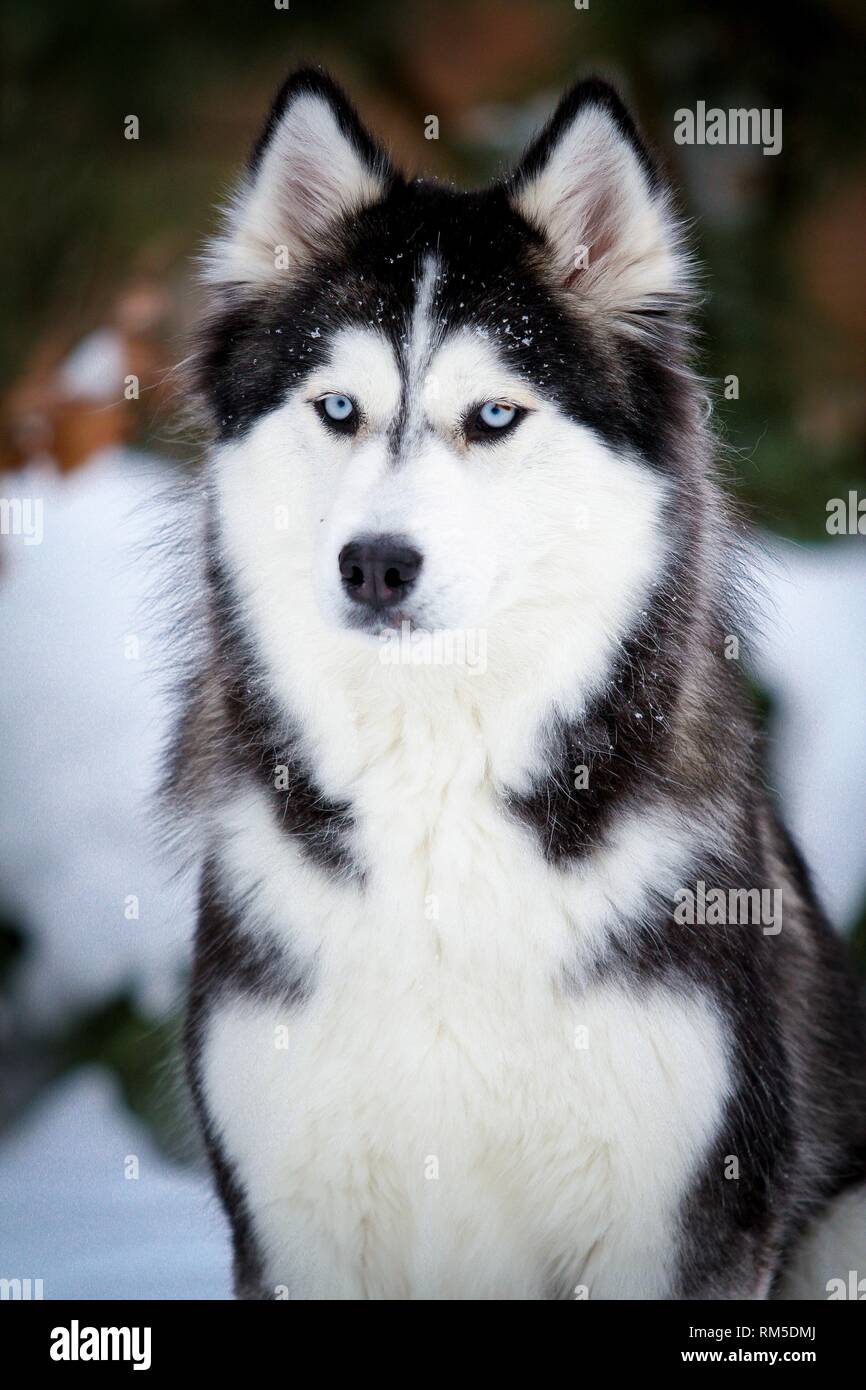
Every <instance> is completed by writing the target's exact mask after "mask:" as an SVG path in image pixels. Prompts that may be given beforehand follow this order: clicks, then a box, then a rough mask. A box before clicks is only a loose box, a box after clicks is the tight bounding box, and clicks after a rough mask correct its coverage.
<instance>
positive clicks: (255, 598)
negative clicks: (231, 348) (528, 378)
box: [215, 329, 665, 763]
mask: <svg viewBox="0 0 866 1390" xmlns="http://www.w3.org/2000/svg"><path fill="white" fill-rule="evenodd" d="M400 390H401V378H400V372H399V368H398V364H397V361H396V360H395V357H394V353H393V350H392V348H391V346H390V345H389V344H388V342H387V341H386V340H385V339H384V337H380V336H379V335H378V334H376V333H375V332H372V331H369V330H361V329H352V330H347V331H345V332H343V333H340V334H338V335H337V337H336V338H335V340H334V344H333V351H332V354H331V358H330V362H329V364H328V366H326V367H322V368H319V369H317V370H316V371H314V372H313V373H312V374H311V376H310V377H309V378H308V379H307V380H306V381H305V383H304V384H303V386H301V387H299V388H298V389H296V390H294V391H293V392H291V393H290V395H289V396H288V397H287V399H286V402H285V403H284V404H283V405H282V406H280V407H278V408H277V409H276V410H274V411H272V412H270V413H269V414H268V415H267V416H265V417H264V418H263V419H261V420H260V421H259V422H258V423H257V424H256V425H254V426H253V428H252V429H251V430H250V431H249V433H248V434H247V435H246V436H245V438H244V439H243V440H241V441H240V442H239V443H232V444H225V445H222V446H221V447H220V448H219V449H218V450H217V452H216V456H215V475H216V486H217V495H218V503H219V513H220V531H221V535H222V544H223V545H224V547H225V549H226V551H227V555H228V559H229V561H230V565H231V572H232V573H233V575H234V576H235V580H236V583H237V584H238V587H239V590H240V593H241V595H242V597H243V599H244V602H245V609H246V613H247V617H248V620H249V622H250V624H251V628H252V631H253V633H254V635H255V637H256V639H257V646H258V648H259V650H260V653H261V656H262V659H263V661H264V663H265V666H266V668H267V670H268V672H269V676H270V679H271V681H272V684H273V687H274V689H275V690H276V691H278V692H279V693H280V694H281V695H282V697H283V699H284V702H285V704H286V706H287V708H288V709H290V710H292V711H294V712H296V713H298V714H299V715H300V716H301V717H302V718H304V719H306V718H307V717H308V716H309V719H310V722H311V724H312V727H313V728H314V729H318V728H319V727H320V720H321V708H322V699H323V692H325V691H327V692H328V694H327V697H326V702H327V703H329V704H330V705H331V706H332V705H333V700H334V698H335V697H334V691H335V689H337V688H344V687H346V685H347V682H348V685H349V687H350V689H349V691H348V695H349V701H350V705H351V707H352V708H353V709H354V710H356V711H357V709H358V708H359V707H363V705H364V703H365V701H366V700H367V699H371V700H372V701H373V702H374V703H375V702H376V701H377V700H380V697H381V692H382V690H383V688H385V687H387V688H390V689H392V690H394V689H396V687H397V685H398V684H399V683H401V682H405V681H407V680H414V681H415V687H414V688H415V690H416V691H417V690H418V689H419V688H420V682H421V681H422V680H423V679H424V676H423V673H422V672H419V671H417V670H415V669H412V668H409V669H407V668H404V667H396V668H395V667H388V666H383V664H382V661H381V654H382V646H381V643H380V642H378V641H377V640H376V638H375V637H371V636H368V635H366V634H361V633H358V632H356V631H353V630H351V629H350V628H349V627H348V626H347V618H348V610H349V608H350V606H351V601H350V600H349V599H348V598H347V596H346V595H345V594H344V593H343V591H342V584H341V579H340V573H339V567H338V556H339V553H340V550H341V548H342V547H343V546H344V545H346V544H347V543H348V542H349V541H350V540H352V539H353V538H355V537H357V536H359V535H362V534H363V535H370V534H376V533H380V534H385V533H387V534H392V535H393V534H397V535H400V536H405V537H406V539H407V541H408V542H409V543H411V544H412V545H413V546H415V548H416V549H417V550H418V551H420V552H421V554H422V555H423V567H422V571H421V574H420V576H419V579H418V581H417V583H416V586H415V588H414V589H413V591H412V593H411V594H410V596H409V600H408V602H407V604H406V605H405V609H406V612H407V615H408V616H409V617H410V618H411V619H412V621H413V622H414V623H416V624H417V625H418V626H420V627H421V628H422V629H426V630H441V629H446V630H449V631H454V630H457V631H464V632H465V631H466V630H467V629H468V630H473V631H482V632H483V633H484V637H485V642H486V647H487V660H488V673H487V676H485V677H484V679H483V680H480V679H477V678H476V681H475V686H476V689H475V695H474V696H473V698H474V699H475V700H476V701H477V702H479V704H480V706H481V707H482V709H483V710H484V711H485V712H486V713H485V714H483V715H482V717H489V718H490V719H491V720H494V719H495V722H496V724H497V726H498V725H500V724H501V726H502V727H501V728H497V743H498V756H499V757H500V758H502V759H503V762H505V763H507V762H509V761H510V759H509V756H508V752H507V750H508V748H509V747H511V746H513V745H514V744H515V742H517V741H520V740H523V741H524V747H525V744H526V740H527V738H531V733H532V731H531V727H530V728H528V727H527V723H528V722H529V723H530V725H531V724H532V723H537V721H538V718H539V709H540V708H542V707H543V704H544V702H545V701H546V702H547V703H551V702H555V703H557V704H558V705H559V706H560V707H561V708H562V709H564V710H567V711H569V712H572V711H574V710H575V709H576V708H577V707H579V705H580V702H581V701H582V700H583V699H585V698H586V697H587V696H588V695H589V694H590V693H591V691H592V689H593V688H595V687H596V685H597V684H598V683H599V682H600V681H601V680H603V678H604V676H605V674H606V673H607V671H608V669H609V666H610V663H611V662H612V660H613V659H614V658H615V656H616V655H617V653H618V648H619V643H620V642H621V640H622V638H623V636H624V635H625V633H626V631H627V630H628V628H629V627H630V626H631V624H632V623H633V621H634V618H635V616H636V613H637V611H638V609H639V607H640V605H641V603H642V601H643V600H644V598H645V596H646V592H647V589H648V586H649V584H650V581H651V578H652V577H653V576H655V575H657V574H658V573H659V570H660V567H661V563H662V560H663V557H664V540H663V537H662V534H661V527H660V514H661V509H662V505H663V500H664V494H665V485H664V483H663V481H662V480H661V479H660V478H659V477H658V476H657V475H655V474H653V473H651V472H650V470H649V469H647V468H645V467H643V466H642V465H640V464H639V463H637V462H635V461H632V460H631V459H629V458H626V457H622V456H620V455H618V454H616V453H615V452H614V451H613V450H612V449H611V448H610V447H609V446H607V445H606V444H604V443H603V442H602V441H601V440H600V439H599V438H598V437H597V436H596V435H594V434H593V433H592V432H591V431H590V430H588V429H586V428H584V427H582V426H580V425H577V424H575V423H574V422H572V421H571V420H569V419H567V418H566V417H565V416H564V415H563V413H562V412H561V411H560V410H559V409H558V408H557V407H556V406H555V405H554V404H552V403H551V402H549V401H547V400H545V399H543V398H542V397H541V396H540V395H539V394H538V393H537V392H536V391H535V390H533V388H532V387H530V386H529V385H528V384H527V383H526V382H525V381H524V380H522V379H521V378H520V377H517V376H515V375H513V374H512V373H511V372H510V371H509V370H508V368H507V366H506V365H505V364H504V363H503V362H502V360H501V359H500V357H499V356H498V354H497V353H496V352H495V351H494V350H493V348H492V347H491V346H490V344H489V343H488V342H487V341H485V339H484V338H483V337H481V336H478V335H476V334H473V333H470V332H465V333H461V334H456V335H453V336H452V337H450V338H448V339H447V340H446V341H445V342H444V343H443V344H442V345H441V346H439V347H435V346H434V350H433V351H432V352H431V354H430V356H429V366H428V367H427V369H426V371H425V374H424V380H423V383H422V384H421V385H420V389H419V390H418V392H417V393H416V395H415V397H414V398H413V400H412V402H411V405H410V409H409V427H408V428H407V430H406V433H405V439H404V447H403V448H402V449H401V451H400V456H399V458H398V459H397V460H396V461H395V459H394V458H393V456H392V447H391V440H390V438H389V427H390V426H391V425H392V423H393V422H394V419H395V417H396V415H397V412H398V409H399V405H400ZM329 391H335V392H343V393H345V394H347V395H349V396H351V397H352V398H353V399H354V400H355V401H356V402H357V403H358V405H359V407H360V409H361V410H362V412H363V414H364V416H365V417H366V423H365V425H364V427H363V429H362V430H361V432H359V434H358V435H357V436H353V437H346V436H337V435H334V434H332V433H331V432H330V431H329V430H328V429H327V427H326V426H325V425H324V424H323V423H322V421H321V420H320V419H319V417H318V415H317V413H316V411H315V409H314V407H313V405H312V404H311V402H312V401H313V400H314V399H315V398H316V397H318V396H320V395H322V394H323V393H325V392H329ZM496 399H506V400H510V401H513V402H515V403H516V404H519V405H523V406H525V407H526V408H527V410H528V412H529V413H528V414H527V416H526V418H525V419H524V420H523V421H522V423H520V424H519V425H518V427H517V428H516V429H515V430H514V431H513V432H512V433H511V435H510V436H509V437H507V438H504V439H503V440H502V441H501V442H497V443H496V444H494V445H483V444H482V445H470V444H467V443H466V442H465V440H464V439H463V437H462V433H461V422H462V419H463V417H464V415H465V413H466V411H467V410H468V409H469V408H470V407H472V406H477V405H480V404H481V403H482V402H483V401H485V400H496ZM465 675H466V673H465V672H462V671H460V670H459V669H453V670H451V671H450V672H442V671H439V672H438V673H437V681H438V688H439V689H440V690H443V689H444V687H445V686H448V687H449V688H451V687H452V686H453V684H454V682H455V681H457V682H460V681H461V680H462V679H463V678H464V677H465ZM528 682H529V684H528ZM533 682H540V683H541V684H540V686H539V685H536V684H533ZM494 710H495V711H496V713H495V714H494ZM321 733H322V740H323V743H325V744H327V743H328V742H329V740H328V738H327V736H326V731H325V729H324V728H322V729H321ZM521 761H522V760H521Z"/></svg>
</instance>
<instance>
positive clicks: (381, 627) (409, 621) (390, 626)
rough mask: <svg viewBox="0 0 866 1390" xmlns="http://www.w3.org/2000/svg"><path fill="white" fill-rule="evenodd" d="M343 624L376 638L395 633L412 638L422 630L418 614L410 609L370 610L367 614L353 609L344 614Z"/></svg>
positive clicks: (354, 630)
mask: <svg viewBox="0 0 866 1390" xmlns="http://www.w3.org/2000/svg"><path fill="white" fill-rule="evenodd" d="M343 624H344V626H345V627H348V628H350V629H351V631H352V632H363V633H366V634H367V635H368V636H370V637H374V638H381V637H382V636H383V634H384V635H393V634H395V633H396V634H402V635H405V636H406V637H411V636H412V635H413V634H414V633H415V632H417V631H418V630H419V629H420V628H421V624H420V623H419V621H418V616H417V614H415V613H413V612H412V611H411V610H410V609H409V608H408V607H407V608H385V609H381V610H376V609H370V610H368V611H367V612H362V611H360V610H358V609H354V608H353V609H350V610H348V611H347V612H344V613H343Z"/></svg>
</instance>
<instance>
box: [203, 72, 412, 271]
mask: <svg viewBox="0 0 866 1390" xmlns="http://www.w3.org/2000/svg"><path fill="white" fill-rule="evenodd" d="M394 179H395V174H394V171H393V170H392V168H391V166H390V164H389V162H388V158H387V156H386V155H385V153H384V151H383V150H382V149H381V148H380V147H379V146H378V145H377V144H376V142H375V141H374V140H373V138H372V136H371V135H369V134H368V132H367V131H366V130H365V129H364V127H363V126H362V124H361V122H360V121H359V119H358V117H357V115H356V114H355V111H354V109H353V107H352V106H351V104H350V103H349V101H348V100H347V99H346V97H345V96H344V95H343V93H342V92H341V90H340V88H339V87H338V86H337V85H336V83H335V82H333V81H332V80H331V78H330V77H328V76H327V75H326V74H325V73H323V72H320V71H318V70H317V69H315V68H305V69H302V70H301V71H299V72H296V73H295V74H294V75H293V76H292V77H290V78H289V80H288V81H287V82H286V83H285V84H284V86H283V87H282V88H281V90H280V92H279V93H278V94H277V98H276V101H275V102H274V105H273V108H272V110H271V114H270V116H269V117H268V121H267V124H266V126H265V129H264V131H263V132H262V135H261V137H260V139H259V141H258V143H257V145H256V147H255V150H254V152H253V156H252V159H251V160H250V165H249V168H248V170H247V174H246V177H245V179H244V181H243V183H242V184H241V187H240V188H239V189H238V191H237V193H236V194H235V196H234V198H233V200H232V202H231V204H230V206H229V208H228V209H227V210H226V213H225V225H224V229H223V232H222V234H221V235H220V236H218V237H217V238H216V239H215V240H214V241H213V242H212V243H211V244H210V246H209V247H208V249H207V252H206V254H205V279H206V280H207V281H208V282H209V283H211V284H218V285H225V286H227V285H248V286H251V287H253V286H260V285H263V284H269V283H274V282H277V281H279V280H281V279H284V278H285V276H286V272H287V270H288V273H289V274H291V273H292V271H293V270H295V269H297V268H299V267H302V266H303V265H304V264H305V263H307V262H308V261H310V260H311V259H312V258H313V256H314V255H315V254H316V253H319V254H320V253H321V251H322V248H323V246H327V243H328V239H329V237H330V236H331V235H332V234H333V231H334V229H335V228H336V227H337V225H338V223H339V222H340V220H341V219H342V218H344V217H346V216H347V215H349V214H351V213H353V212H357V211H358V210H359V209H360V208H362V207H366V206H369V205H370V204H371V203H375V202H377V201H378V200H379V199H381V198H383V197H384V196H385V194H386V193H387V191H388V188H389V187H390V185H391V184H392V183H393V181H394Z"/></svg>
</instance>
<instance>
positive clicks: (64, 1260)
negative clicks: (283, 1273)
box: [0, 451, 866, 1298]
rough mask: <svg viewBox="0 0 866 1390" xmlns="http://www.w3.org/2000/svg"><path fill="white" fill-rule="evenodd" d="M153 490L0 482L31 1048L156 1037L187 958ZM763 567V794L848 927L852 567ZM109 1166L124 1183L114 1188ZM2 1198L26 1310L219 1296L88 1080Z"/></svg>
mask: <svg viewBox="0 0 866 1390" xmlns="http://www.w3.org/2000/svg"><path fill="white" fill-rule="evenodd" d="M167 476H168V470H167V467H166V465H164V464H160V463H159V462H158V461H156V460H153V459H144V458H141V457H135V456H132V455H130V454H128V453H126V452H123V451H118V452H111V453H104V454H102V455H100V456H97V457H95V458H94V459H93V460H92V461H91V463H90V464H89V465H87V466H86V467H84V468H82V469H80V470H78V471H77V472H76V473H74V474H72V475H70V476H69V477H67V478H59V477H58V476H57V475H56V474H54V473H51V472H49V471H44V472H42V471H39V470H34V471H32V472H31V473H30V474H28V475H16V476H15V477H13V478H9V479H0V496H6V497H21V496H31V497H40V498H42V499H43V505H44V539H43V540H42V543H41V544H39V545H26V544H25V543H24V539H23V537H21V536H12V537H4V544H3V547H2V553H0V558H2V562H3V565H2V569H0V634H2V645H3V651H4V656H5V661H4V666H5V671H4V679H3V681H2V682H0V724H2V727H3V728H4V739H3V741H2V745H0V816H2V820H3V823H4V827H5V831H4V836H3V837H2V839H0V885H2V892H3V895H4V898H5V904H6V906H7V907H11V908H12V909H13V911H16V910H17V912H18V913H19V914H20V916H21V920H22V921H23V922H24V924H25V925H26V927H27V928H28V931H29V933H30V935H31V937H32V939H33V941H34V949H33V951H32V952H31V956H30V959H29V960H28V961H27V962H26V963H25V966H24V968H23V973H22V978H21V981H20V986H21V989H20V998H19V1002H23V1006H24V1007H25V1008H26V1011H27V1015H28V1017H29V1018H30V1019H31V1020H32V1021H33V1023H34V1025H36V1026H40V1027H44V1028H46V1029H47V1030H53V1029H54V1028H56V1027H57V1026H58V1023H59V1022H60V1021H61V1020H62V1018H63V1017H64V1015H68V1014H69V1013H70V1012H71V1011H73V1010H75V1011H77V1010H79V1009H81V1008H82V1007H84V1006H86V1005H87V1006H92V1005H95V1004H98V1003H99V1002H100V1001H101V1000H104V999H105V998H106V996H107V995H109V994H110V993H111V992H113V991H115V990H116V989H118V988H119V987H122V986H123V985H124V984H127V983H132V984H133V985H134V986H135V988H136V990H137V992H138V996H139V1000H140V1002H141V1004H142V1006H143V1007H144V1008H145V1009H146V1010H149V1011H150V1012H151V1013H152V1014H153V1015H154V1016H158V1015H159V1014H160V1013H161V1012H162V1011H164V1010H165V1009H167V1008H168V1007H169V1006H170V1004H171V1002H172V1000H173V999H174V997H175V992H176V988H177V983H178V979H179V974H180V971H181V968H182V964H183V961H184V960H185V958H186V954H187V950H188V943H189V937H190V932H191V927H192V912H193V908H192V897H191V893H190V888H189V885H188V884H180V885H177V884H173V883H172V880H171V877H170V866H168V865H166V863H165V861H164V858H163V856H162V855H161V854H160V852H159V851H158V850H157V849H156V847H155V845H154V841H153V836H152V831H151V825H152V814H151V810H150V806H149V798H150V796H151V794H152V792H153V788H154V785H155V780H156V773H157V763H158V752H159V748H160V746H161V743H162V741H163V738H164V735H165V730H166V723H167V719H168V708H167V705H166V702H165V700H164V699H163V697H162V696H161V695H160V693H159V691H160V682H159V679H158V678H157V672H158V671H160V670H161V668H162V664H163V658H164V653H163V652H162V651H160V650H158V649H157V648H156V646H155V637H154V635H153V633H152V631H151V630H150V629H149V628H148V625H147V621H146V612H144V611H143V610H144V609H145V608H146V605H147V599H148V595H149V593H150V592H151V589H152V584H153V573H152V570H151V569H150V568H149V567H147V566H144V565H143V564H142V559H141V555H142V549H141V547H142V541H144V540H146V539H147V537H148V535H149V534H150V533H151V532H152V528H153V527H154V525H155V524H156V515H157V514H155V513H154V512H153V511H152V510H150V511H149V510H148V509H147V508H142V507H141V503H142V502H146V501H147V500H148V499H149V498H152V497H153V496H154V495H155V494H156V493H157V492H158V491H159V490H160V489H161V488H162V487H163V485H164V483H165V481H166V479H167ZM769 551H770V555H771V560H772V563H771V564H770V565H769V567H768V570H767V579H766V583H765V589H766V591H767V601H766V602H765V604H764V611H765V615H766V616H765V620H764V633H763V637H762V638H761V639H760V641H759V642H758V644H757V650H756V653H755V657H754V665H755V668H756V670H757V672H758V674H759V677H760V678H761V680H762V681H763V682H764V684H765V685H766V686H767V688H768V689H769V690H770V692H771V693H772V695H773V696H774V699H775V701H776V708H777V711H778V728H777V737H776V738H775V741H774V753H773V764H772V769H771V776H772V778H773V780H774V782H775V784H776V785H777V786H778V787H779V788H780V790H781V793H782V797H783V804H784V805H785V807H786V810H787V814H788V817H789V819H790V821H791V823H792V826H793V829H794V831H795V833H796V834H797V836H798V839H799V840H800V843H801V845H802V848H803V849H804V851H805V853H806V855H807V858H808V859H809V860H810V862H811V863H812V865H813V867H814V869H815V871H816V875H817V878H818V881H819V883H820V886H821V888H822V891H823V894H824V897H825V901H826V903H827V906H828V908H829V910H830V912H831V914H832V916H833V918H834V920H835V921H836V922H837V923H838V924H839V925H845V924H847V923H848V922H849V921H850V920H851V919H852V918H853V916H854V914H855V912H856V911H857V910H858V909H859V907H860V906H861V904H862V901H863V898H864V894H866V846H864V834H863V829H864V825H866V721H864V720H863V699H864V691H866V547H864V546H863V545H862V544H859V543H857V542H848V541H845V540H838V541H835V542H834V541H831V542H829V543H828V544H827V545H825V546H823V547H821V548H820V549H818V548H814V549H811V548H803V547H796V546H792V545H782V544H781V543H780V542H776V541H772V542H770V543H769ZM130 637H137V638H138V640H139V642H140V652H139V655H138V657H137V659H129V658H128V656H127V651H128V650H129V643H128V640H127V639H128V638H130ZM747 646H748V644H747ZM743 654H744V656H745V657H746V658H748V657H749V655H750V653H749V651H748V650H745V651H744V653H743ZM130 895H135V896H136V897H137V898H138V900H139V917H138V919H137V920H135V919H134V918H130V917H128V916H127V915H126V914H125V908H126V905H127V900H128V898H129V896H130ZM128 1154H135V1155H137V1156H138V1158H139V1162H140V1171H141V1176H140V1177H139V1179H138V1180H137V1181H129V1180H126V1179H124V1177H123V1172H122V1168H123V1159H124V1156H126V1155H128ZM0 1188H2V1190H3V1192H4V1194H5V1195H4V1202H3V1206H2V1209H0V1276H5V1277H10V1278H11V1277H19V1278H27V1277H30V1278H42V1279H44V1281H45V1293H46V1297H62V1296H64V1295H75V1296H79V1297H81V1296H86V1297H107V1298H111V1297H149V1296H154V1297H158V1296H161V1297H184V1296H188V1297H218V1296H224V1295H225V1294H226V1293H227V1292H228V1274H227V1242H226V1237H225V1233H224V1230H223V1227H222V1225H221V1223H220V1220H219V1218H218V1216H217V1215H216V1213H215V1207H214V1204H213V1200H212V1199H211V1198H210V1196H209V1192H208V1188H207V1185H206V1184H205V1183H204V1181H203V1179H201V1178H200V1177H197V1176H194V1175H190V1174H187V1173H186V1172H183V1171H180V1170H177V1169H175V1168H173V1167H171V1166H170V1165H168V1164H167V1163H166V1162H165V1161H164V1160H162V1159H160V1158H159V1157H158V1156H157V1155H156V1153H155V1152H154V1150H153V1149H152V1147H151V1146H150V1144H149V1142H148V1140H147V1138H146V1136H145V1135H144V1134H142V1133H141V1132H139V1131H138V1130H137V1129H136V1127H135V1126H134V1124H133V1122H132V1121H131V1119H130V1118H129V1116H128V1114H127V1112H125V1111H124V1110H123V1109H122V1107H121V1104H120V1101H119V1098H118V1097H117V1095H116V1093H115V1092H114V1090H113V1083H112V1082H111V1079H110V1077H109V1076H108V1075H107V1074H104V1073H100V1072H96V1071H90V1072H88V1073H83V1074H79V1075H77V1076H75V1077H72V1078H70V1079H67V1080H66V1081H65V1082H64V1083H63V1084H62V1085H61V1086H60V1087H58V1088H56V1089H55V1090H53V1091H51V1092H49V1093H48V1094H47V1095H45V1096H44V1097H43V1098H42V1101H41V1104H40V1105H39V1107H38V1108H37V1109H36V1110H35V1111H34V1112H32V1113H31V1114H30V1115H28V1116H27V1117H26V1118H25V1122H24V1123H23V1126H22V1128H21V1129H20V1130H19V1131H18V1132H17V1133H16V1134H15V1135H13V1136H11V1137H9V1138H8V1139H7V1140H6V1143H5V1145H3V1146H2V1147H0Z"/></svg>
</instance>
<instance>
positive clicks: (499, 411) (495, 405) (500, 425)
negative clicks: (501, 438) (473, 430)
mask: <svg viewBox="0 0 866 1390" xmlns="http://www.w3.org/2000/svg"><path fill="white" fill-rule="evenodd" d="M516 414H517V407H516V406H513V405H506V404H505V402H504V401H486V402H485V404H484V405H483V406H482V407H481V409H480V410H479V412H478V418H479V420H480V421H481V423H482V425H486V426H487V428H488V429H491V430H501V429H504V428H505V426H506V425H510V424H511V421H512V420H513V419H514V417H515V415H516Z"/></svg>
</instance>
